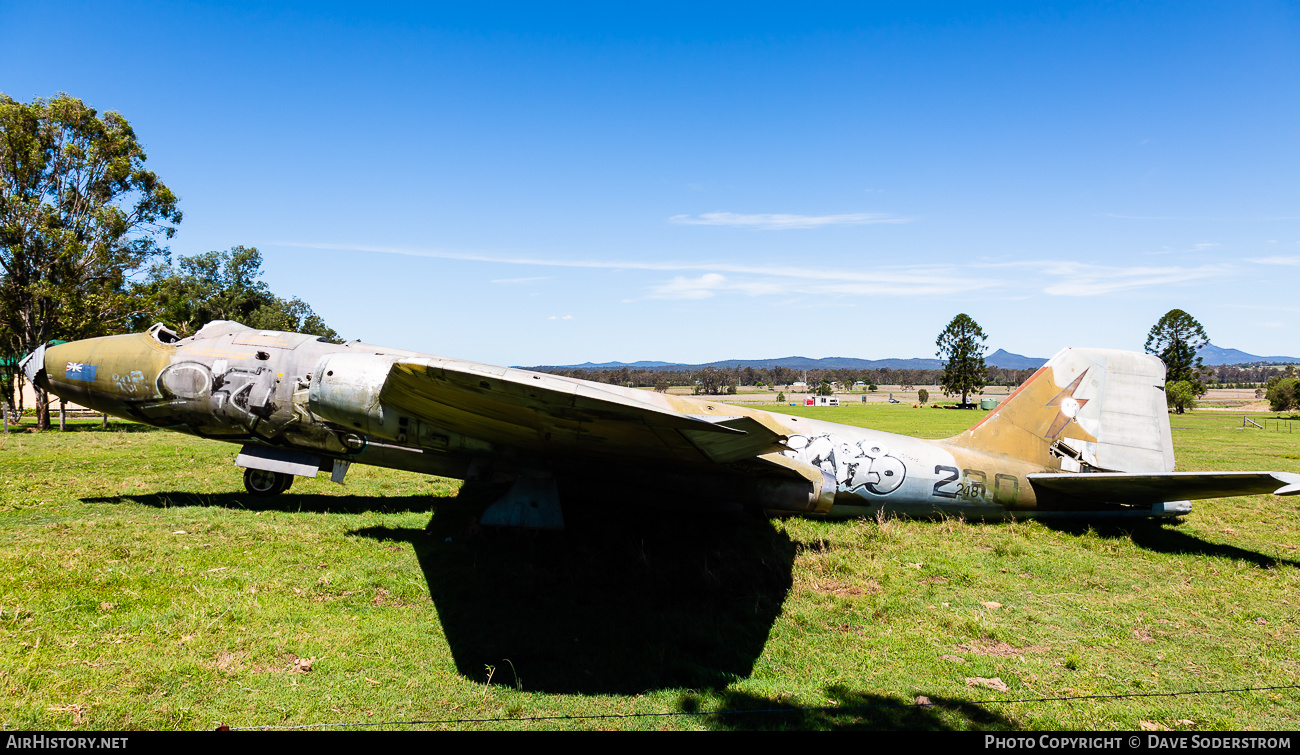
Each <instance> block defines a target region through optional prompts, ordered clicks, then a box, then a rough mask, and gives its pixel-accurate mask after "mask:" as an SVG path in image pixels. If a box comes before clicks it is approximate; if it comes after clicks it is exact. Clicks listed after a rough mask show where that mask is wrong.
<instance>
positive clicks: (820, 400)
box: [803, 396, 840, 406]
mask: <svg viewBox="0 0 1300 755" xmlns="http://www.w3.org/2000/svg"><path fill="white" fill-rule="evenodd" d="M803 405H804V406H839V405H840V400H839V399H838V398H836V397H834V396H809V397H808V398H806V399H804V402H803Z"/></svg>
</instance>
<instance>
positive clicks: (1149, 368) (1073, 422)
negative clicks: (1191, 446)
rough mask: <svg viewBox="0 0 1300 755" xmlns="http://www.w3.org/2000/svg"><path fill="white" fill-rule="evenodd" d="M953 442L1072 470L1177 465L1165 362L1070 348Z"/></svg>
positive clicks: (1152, 469) (1166, 468)
mask: <svg viewBox="0 0 1300 755" xmlns="http://www.w3.org/2000/svg"><path fill="white" fill-rule="evenodd" d="M948 442H949V443H953V444H956V445H961V446H965V447H967V448H971V449H973V450H974V449H978V450H980V451H983V452H985V453H996V454H1003V455H1006V456H1011V457H1014V458H1017V459H1023V460H1025V461H1031V462H1034V463H1039V464H1042V465H1043V466H1045V467H1048V468H1056V467H1058V466H1059V468H1060V469H1061V471H1064V472H1079V471H1110V472H1170V471H1173V468H1174V447H1173V439H1172V437H1171V435H1170V432H1169V412H1168V409H1167V408H1166V402H1165V365H1164V363H1163V362H1161V361H1160V360H1159V359H1157V358H1155V357H1153V356H1148V355H1146V354H1137V353H1134V352H1130V351H1112V350H1107V349H1063V350H1061V351H1060V352H1059V353H1057V355H1056V356H1054V357H1052V358H1051V359H1050V360H1048V362H1047V364H1045V365H1043V366H1042V367H1041V368H1040V369H1039V370H1038V372H1035V373H1034V374H1033V376H1032V377H1030V378H1029V379H1028V380H1026V381H1025V382H1024V384H1023V385H1021V386H1020V387H1019V388H1017V389H1016V390H1015V392H1014V393H1012V394H1011V395H1010V396H1009V397H1007V400H1006V401H1003V402H1002V404H1001V405H999V406H998V408H997V409H995V410H993V411H992V412H990V413H989V415H988V416H987V417H985V418H984V419H983V420H982V421H980V423H979V424H977V425H975V426H974V427H972V428H971V429H969V430H967V431H966V432H964V433H962V434H961V435H957V436H955V437H953V438H949V439H948Z"/></svg>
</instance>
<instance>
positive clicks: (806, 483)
mask: <svg viewBox="0 0 1300 755" xmlns="http://www.w3.org/2000/svg"><path fill="white" fill-rule="evenodd" d="M781 466H783V467H787V468H790V469H793V470H794V471H796V472H798V473H799V474H800V475H802V476H803V478H804V479H802V480H792V479H789V478H778V477H761V478H758V479H756V480H754V481H753V482H752V485H753V495H754V499H755V502H756V503H757V504H758V505H759V506H761V507H762V508H763V509H764V510H765V511H769V512H771V513H773V514H776V513H783V514H803V515H805V516H808V515H812V516H818V515H824V514H827V513H828V512H830V510H831V506H832V505H834V503H835V491H836V488H837V485H836V482H835V477H834V476H833V475H830V474H828V473H827V472H826V471H825V470H823V469H821V468H820V467H814V466H813V465H811V464H806V463H804V462H801V461H796V460H794V459H784V458H783V460H782V461H781Z"/></svg>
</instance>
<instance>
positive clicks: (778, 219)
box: [668, 212, 912, 231]
mask: <svg viewBox="0 0 1300 755" xmlns="http://www.w3.org/2000/svg"><path fill="white" fill-rule="evenodd" d="M668 222H669V223H677V224H679V225H713V226H728V227H732V228H752V229H755V230H760V231H787V230H793V229H799V228H821V227H823V226H828V225H876V224H880V223H910V222H912V219H911V218H904V217H899V216H897V215H885V214H883V213H878V212H854V213H848V214H844V215H781V214H755V215H742V214H740V213H735V212H706V213H704V214H703V215H673V216H672V217H670V218H668Z"/></svg>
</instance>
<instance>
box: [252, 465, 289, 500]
mask: <svg viewBox="0 0 1300 755" xmlns="http://www.w3.org/2000/svg"><path fill="white" fill-rule="evenodd" d="M292 484H293V475H291V474H285V473H283V472H268V471H267V470H265V469H245V470H244V487H245V488H247V489H248V492H250V493H252V494H253V495H259V496H267V495H276V494H277V493H283V492H284V491H286V490H288V489H289V486H290V485H292Z"/></svg>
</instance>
